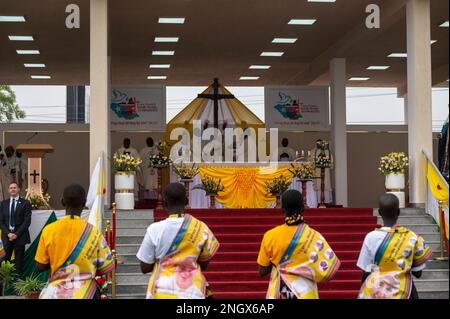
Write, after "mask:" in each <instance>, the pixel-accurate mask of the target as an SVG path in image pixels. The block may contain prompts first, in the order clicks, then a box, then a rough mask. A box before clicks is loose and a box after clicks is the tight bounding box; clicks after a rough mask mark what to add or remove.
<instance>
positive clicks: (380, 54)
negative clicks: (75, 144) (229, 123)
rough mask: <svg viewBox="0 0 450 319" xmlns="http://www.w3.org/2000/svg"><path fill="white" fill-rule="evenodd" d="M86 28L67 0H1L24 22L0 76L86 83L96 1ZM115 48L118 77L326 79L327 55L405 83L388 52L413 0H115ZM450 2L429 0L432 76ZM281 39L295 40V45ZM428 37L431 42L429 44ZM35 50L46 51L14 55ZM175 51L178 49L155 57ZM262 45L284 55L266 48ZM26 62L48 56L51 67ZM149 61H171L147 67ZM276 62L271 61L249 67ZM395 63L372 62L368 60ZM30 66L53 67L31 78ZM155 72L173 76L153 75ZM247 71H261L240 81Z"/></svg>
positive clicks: (439, 72) (442, 67) (130, 80)
mask: <svg viewBox="0 0 450 319" xmlns="http://www.w3.org/2000/svg"><path fill="white" fill-rule="evenodd" d="M77 3H78V4H79V6H80V10H81V28H80V29H67V28H66V27H65V19H66V16H67V15H68V14H67V13H66V12H65V9H66V7H65V6H66V5H67V4H68V3H67V2H65V1H59V0H39V1H35V0H21V1H1V2H0V15H21V16H24V17H25V18H26V22H19V23H11V22H0V48H1V50H0V83H6V84H11V85H21V84H59V85H88V84H89V56H90V55H89V0H79V1H77ZM109 3H110V4H109V18H110V34H109V43H110V56H111V77H112V83H113V84H116V85H129V84H133V85H135V84H137V85H142V84H156V83H157V84H166V85H175V86H177V85H208V84H209V83H210V81H211V79H212V78H214V77H219V78H220V79H221V81H222V82H223V83H226V84H227V85H233V86H245V85H251V86H261V85H279V84H282V85H309V84H319V85H327V84H328V81H329V76H328V67H329V61H330V59H331V58H333V57H343V58H346V59H347V73H348V77H349V78H350V77H355V76H356V77H370V80H368V81H356V82H354V81H352V82H349V85H351V86H368V87H370V86H374V87H397V88H400V90H405V87H406V79H407V75H406V59H404V58H388V57H387V56H388V55H389V54H390V53H393V52H406V7H405V3H406V0H336V2H334V3H318V2H307V1H306V0H277V1H268V0H246V1H242V0H227V1H218V0H195V1H190V0H183V1H179V0H152V1H148V0H129V1H120V0H110V1H109ZM372 3H374V4H378V5H379V6H380V8H381V28H380V29H368V28H367V27H366V26H365V19H366V17H367V15H368V13H366V12H365V9H366V6H367V5H368V4H372ZM448 12H449V1H448V0H433V1H431V38H432V39H433V40H437V42H436V43H434V44H432V69H433V85H440V84H442V83H444V84H445V85H448V84H447V83H446V80H447V79H448V55H449V46H448V28H442V27H440V26H439V25H440V24H441V23H442V22H443V21H446V20H447V21H448V14H449V13H448ZM161 17H184V18H185V19H186V20H185V23H184V24H160V23H158V19H159V18H161ZM291 19H317V21H316V22H315V23H314V24H313V25H309V26H307V25H290V24H288V22H289V21H290V20H291ZM9 35H22V36H23V35H26V36H27V35H30V36H33V37H34V41H31V42H24V41H20V42H19V41H10V40H9V39H8V36H9ZM155 37H178V38H179V40H178V42H177V43H156V42H155ZM274 38H293V39H297V40H296V42H295V43H293V44H279V43H272V40H273V39H274ZM430 45H431V44H430ZM18 49H37V50H39V51H40V55H35V56H24V55H18V54H16V50H18ZM157 50H158V51H159V50H173V51H175V55H174V56H152V51H157ZM263 51H269V52H272V51H274V52H284V54H283V56H282V57H264V56H260V55H261V53H262V52H263ZM24 63H44V64H45V65H46V68H45V69H30V68H25V67H24ZM150 64H170V68H169V69H150V68H149V65H150ZM251 65H269V66H270V69H266V70H261V69H249V67H250V66H251ZM372 65H375V66H389V69H387V70H382V71H380V70H377V71H371V70H367V67H369V66H372ZM32 74H37V75H39V74H44V75H47V74H49V75H51V79H47V80H46V79H44V80H42V79H41V80H33V79H31V78H30V76H31V75H32ZM149 75H156V76H161V75H163V76H167V79H166V80H149V79H147V77H148V76H149ZM242 76H250V77H258V78H259V79H258V80H256V81H242V80H240V78H241V77H242Z"/></svg>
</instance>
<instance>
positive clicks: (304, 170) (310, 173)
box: [289, 161, 316, 208]
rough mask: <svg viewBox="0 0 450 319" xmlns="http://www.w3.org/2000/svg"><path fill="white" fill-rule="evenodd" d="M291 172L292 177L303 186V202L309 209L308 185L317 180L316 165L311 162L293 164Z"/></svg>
mask: <svg viewBox="0 0 450 319" xmlns="http://www.w3.org/2000/svg"><path fill="white" fill-rule="evenodd" d="M289 172H290V173H291V174H292V177H294V178H298V180H299V181H300V183H301V184H302V196H303V202H304V203H305V208H308V205H307V194H306V192H307V188H306V183H307V182H309V181H312V180H313V179H314V178H316V176H315V175H316V168H315V166H314V163H312V162H309V161H304V162H300V163H295V164H293V163H292V164H291V168H290V169H289Z"/></svg>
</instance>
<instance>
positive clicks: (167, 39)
mask: <svg viewBox="0 0 450 319" xmlns="http://www.w3.org/2000/svg"><path fill="white" fill-rule="evenodd" d="M179 39H180V38H178V37H156V38H155V42H168V43H176V42H178V40H179Z"/></svg>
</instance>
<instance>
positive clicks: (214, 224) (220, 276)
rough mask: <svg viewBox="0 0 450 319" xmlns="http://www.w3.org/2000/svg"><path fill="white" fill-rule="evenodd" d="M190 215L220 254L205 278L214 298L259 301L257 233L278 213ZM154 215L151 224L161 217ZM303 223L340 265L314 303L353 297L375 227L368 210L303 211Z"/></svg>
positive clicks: (262, 285)
mask: <svg viewBox="0 0 450 319" xmlns="http://www.w3.org/2000/svg"><path fill="white" fill-rule="evenodd" d="M189 213H190V214H192V215H193V216H195V217H196V218H198V219H200V220H202V221H203V222H205V223H206V224H207V225H208V226H209V227H210V229H211V230H212V231H213V232H214V234H215V235H216V237H217V239H218V240H219V241H220V249H219V251H218V252H217V254H216V256H215V257H214V259H213V260H212V261H211V263H210V265H209V268H208V271H207V272H205V276H206V278H207V280H208V282H209V284H210V286H211V289H212V290H213V292H214V296H215V298H218V299H221V298H227V299H228V298H233V299H243V298H252V299H256V298H258V299H260V298H265V294H266V290H267V285H268V278H260V277H259V276H258V265H257V263H256V259H257V256H258V252H259V248H260V244H261V240H262V236H263V234H264V233H265V232H266V231H267V230H269V229H270V228H272V227H275V226H278V225H280V224H282V223H283V216H282V213H281V210H278V209H242V210H239V209H236V210H233V209H216V210H207V209H198V210H197V209H193V210H191V211H189ZM166 216H167V215H166V213H164V212H162V211H156V212H155V220H156V221H157V220H161V219H163V218H166ZM304 216H305V221H306V223H308V225H309V226H311V227H312V228H314V229H316V230H317V231H319V232H320V233H321V234H322V235H323V236H324V237H325V239H326V240H327V241H328V243H329V244H330V246H331V247H332V249H333V250H334V251H335V252H336V254H337V256H338V257H339V259H340V260H341V263H342V265H341V268H340V270H339V271H338V272H337V274H336V276H335V277H334V279H333V280H332V281H331V282H329V283H326V284H323V285H319V295H320V298H332V299H350V298H356V297H357V294H358V291H359V287H360V285H361V271H360V270H359V269H358V268H357V267H356V261H357V259H358V255H359V251H360V249H361V246H362V242H363V240H364V237H365V235H366V234H367V233H368V232H370V231H372V230H373V229H374V228H376V227H377V220H376V217H374V216H373V211H372V209H356V208H328V209H308V210H307V211H305V214H304Z"/></svg>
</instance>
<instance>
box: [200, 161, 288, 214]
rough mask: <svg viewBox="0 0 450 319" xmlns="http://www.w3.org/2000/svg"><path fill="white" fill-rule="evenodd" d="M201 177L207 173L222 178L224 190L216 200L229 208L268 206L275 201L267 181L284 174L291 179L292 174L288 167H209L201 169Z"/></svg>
mask: <svg viewBox="0 0 450 319" xmlns="http://www.w3.org/2000/svg"><path fill="white" fill-rule="evenodd" d="M199 174H200V177H201V178H202V179H203V178H204V176H205V175H208V176H211V177H213V178H220V179H221V180H222V184H223V186H224V191H223V192H221V193H219V196H217V197H216V200H217V201H218V202H219V203H221V204H222V205H224V206H225V207H227V208H266V207H267V206H269V205H270V204H271V203H273V202H274V201H275V197H274V196H270V195H269V194H267V189H266V183H267V182H269V181H271V180H273V179H275V178H277V177H279V176H281V175H283V176H285V177H286V178H287V179H288V181H291V179H292V174H291V173H290V172H289V170H288V168H287V167H284V168H273V167H270V166H262V167H208V168H200V169H199Z"/></svg>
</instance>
